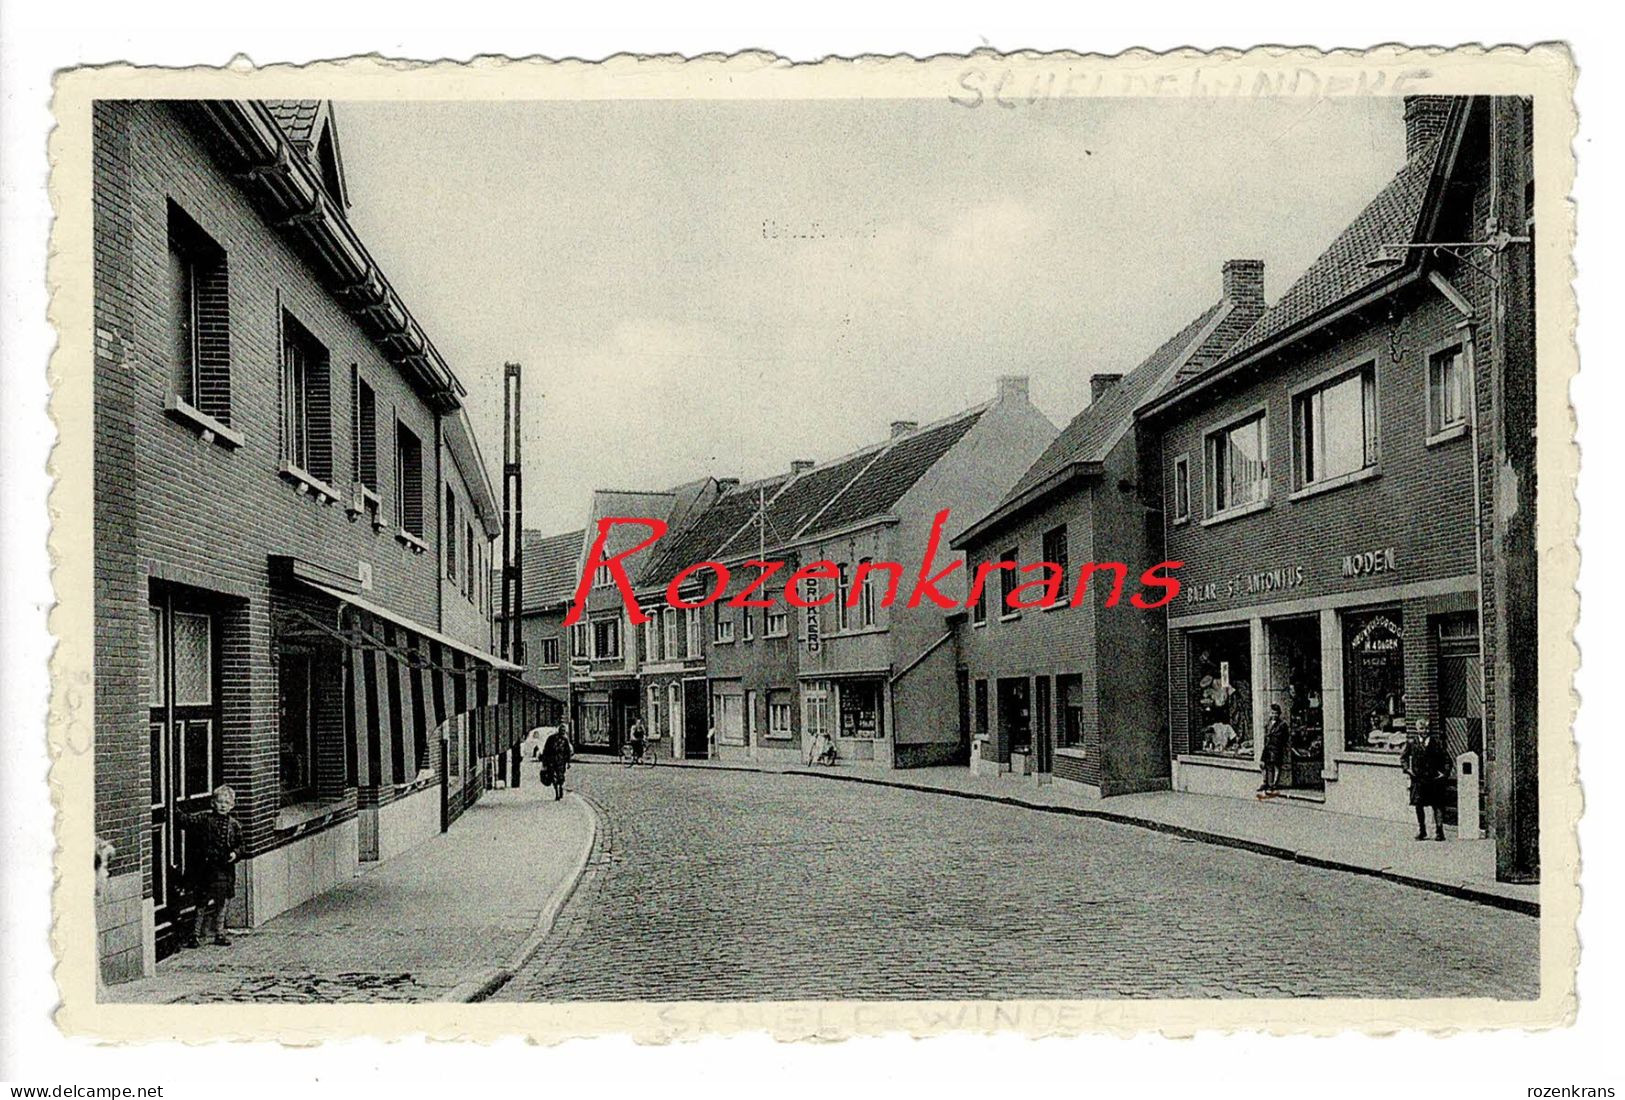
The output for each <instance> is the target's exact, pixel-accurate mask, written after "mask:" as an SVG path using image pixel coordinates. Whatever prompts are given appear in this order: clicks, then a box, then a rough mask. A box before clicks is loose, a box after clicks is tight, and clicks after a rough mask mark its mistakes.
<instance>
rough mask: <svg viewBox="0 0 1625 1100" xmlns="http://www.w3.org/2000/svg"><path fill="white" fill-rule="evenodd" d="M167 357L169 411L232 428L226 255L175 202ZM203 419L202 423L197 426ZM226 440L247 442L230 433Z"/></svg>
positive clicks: (167, 279)
mask: <svg viewBox="0 0 1625 1100" xmlns="http://www.w3.org/2000/svg"><path fill="white" fill-rule="evenodd" d="M168 245H169V247H168V254H167V257H166V263H165V272H164V285H163V288H162V290H163V295H164V317H163V322H164V343H163V345H162V348H163V353H164V355H165V357H166V358H167V359H168V363H167V364H166V365H167V366H168V368H169V374H170V395H169V396H170V398H171V402H170V409H171V411H173V412H178V413H180V414H181V415H182V416H183V417H186V418H187V419H190V420H193V421H194V423H193V425H192V426H193V427H195V428H200V429H207V428H208V427H209V426H210V422H212V423H213V426H215V427H217V428H218V427H227V428H229V426H230V425H231V303H230V295H229V292H228V281H227V277H226V253H225V250H224V249H222V248H221V247H220V246H219V245H218V244H216V243H215V242H214V240H213V238H211V237H210V236H209V235H208V234H207V233H205V232H204V231H203V230H202V229H201V228H200V227H199V226H198V224H197V222H195V221H193V220H192V219H191V218H190V217H188V216H187V215H186V213H185V212H184V211H183V210H181V208H180V207H179V206H177V205H175V203H173V202H171V203H169V204H168ZM199 416H201V417H202V418H203V420H202V421H201V422H198V420H197V418H198V417H199ZM222 442H225V443H228V444H231V445H236V444H240V443H241V442H242V440H241V437H240V436H237V435H236V434H235V433H228V436H227V438H224V439H223V440H222Z"/></svg>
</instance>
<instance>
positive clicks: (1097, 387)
mask: <svg viewBox="0 0 1625 1100" xmlns="http://www.w3.org/2000/svg"><path fill="white" fill-rule="evenodd" d="M1122 380H1123V376H1122V375H1121V374H1109V373H1108V374H1091V375H1090V376H1089V403H1090V404H1091V405H1093V404H1094V403H1095V402H1096V401H1099V400H1100V395H1101V394H1103V393H1105V392H1106V391H1107V390H1109V389H1111V388H1112V387H1113V386H1115V385H1117V383H1119V382H1121V381H1122Z"/></svg>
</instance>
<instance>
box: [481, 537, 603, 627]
mask: <svg viewBox="0 0 1625 1100" xmlns="http://www.w3.org/2000/svg"><path fill="white" fill-rule="evenodd" d="M585 534H586V532H585V531H584V530H581V531H568V532H566V533H564V534H562V535H546V536H544V535H542V534H541V532H539V531H526V532H525V539H524V550H523V553H524V572H523V575H522V576H521V578H520V579H521V580H522V581H523V583H524V591H523V593H522V595H521V599H520V607H522V608H523V609H524V610H526V611H539V610H541V609H542V608H546V607H552V606H554V605H555V604H561V603H566V602H568V601H569V599H570V597H571V596H574V595H575V590H576V582H577V581H579V580H580V579H581V578H580V577H579V576H577V575H576V568H577V565H578V564H579V562H580V560H581V539H582V536H584V535H585ZM499 576H500V574H499Z"/></svg>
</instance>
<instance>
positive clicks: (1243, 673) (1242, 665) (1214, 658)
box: [1186, 626, 1253, 759]
mask: <svg viewBox="0 0 1625 1100" xmlns="http://www.w3.org/2000/svg"><path fill="white" fill-rule="evenodd" d="M1186 645H1187V646H1188V650H1187V654H1188V660H1187V667H1188V668H1189V669H1190V706H1191V727H1190V728H1191V744H1190V751H1191V752H1195V753H1205V754H1207V755H1210V756H1232V757H1237V758H1241V759H1251V758H1252V756H1253V685H1252V632H1251V631H1250V629H1249V628H1248V627H1245V626H1240V627H1229V628H1225V629H1220V630H1207V631H1192V632H1191V633H1190V634H1189V635H1187V639H1186Z"/></svg>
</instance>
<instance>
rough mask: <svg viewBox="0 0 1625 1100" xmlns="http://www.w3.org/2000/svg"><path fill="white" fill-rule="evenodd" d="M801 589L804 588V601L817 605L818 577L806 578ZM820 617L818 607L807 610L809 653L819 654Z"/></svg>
mask: <svg viewBox="0 0 1625 1100" xmlns="http://www.w3.org/2000/svg"><path fill="white" fill-rule="evenodd" d="M801 587H802V591H803V596H802V599H803V600H804V601H805V602H807V603H809V604H810V603H816V602H817V600H818V580H817V578H816V577H808V578H806V579H805V580H803V581H802V582H801ZM818 615H819V611H818V608H816V607H809V608H807V652H808V653H817V652H818V631H819V625H818Z"/></svg>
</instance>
